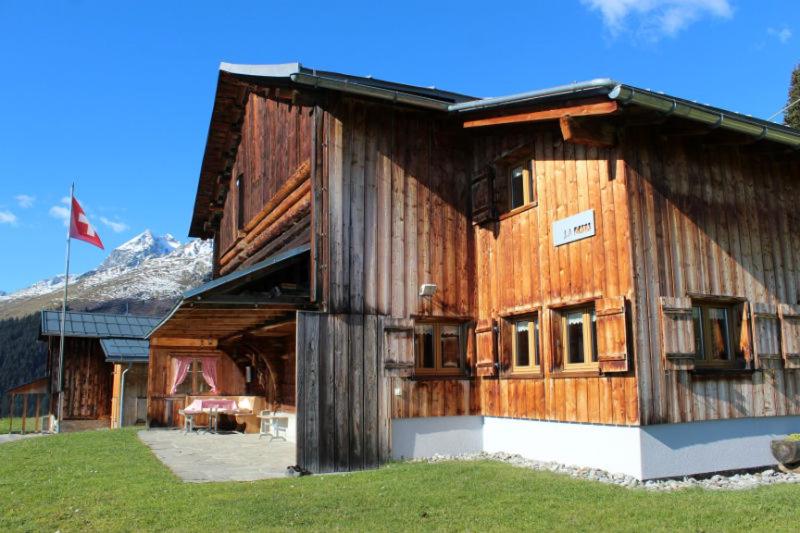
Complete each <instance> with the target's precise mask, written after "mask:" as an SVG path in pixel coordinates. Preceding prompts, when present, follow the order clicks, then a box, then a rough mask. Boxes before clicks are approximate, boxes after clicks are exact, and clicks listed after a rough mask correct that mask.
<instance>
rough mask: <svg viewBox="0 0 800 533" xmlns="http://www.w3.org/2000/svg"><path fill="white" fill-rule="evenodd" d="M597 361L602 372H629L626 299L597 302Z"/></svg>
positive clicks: (605, 299)
mask: <svg viewBox="0 0 800 533" xmlns="http://www.w3.org/2000/svg"><path fill="white" fill-rule="evenodd" d="M595 316H596V317H597V360H598V362H599V364H600V371H601V372H627V371H628V328H627V320H626V314H625V298H624V297H623V296H619V297H616V298H603V299H601V300H597V301H596V302H595Z"/></svg>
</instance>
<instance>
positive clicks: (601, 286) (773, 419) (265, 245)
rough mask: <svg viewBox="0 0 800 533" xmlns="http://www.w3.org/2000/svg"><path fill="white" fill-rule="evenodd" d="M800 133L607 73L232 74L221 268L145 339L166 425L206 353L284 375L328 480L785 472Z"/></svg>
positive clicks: (223, 141)
mask: <svg viewBox="0 0 800 533" xmlns="http://www.w3.org/2000/svg"><path fill="white" fill-rule="evenodd" d="M798 147H800V132H798V131H795V130H792V129H791V128H787V127H784V126H780V125H777V124H773V123H771V122H766V121H762V120H758V119H755V118H752V117H748V116H744V115H740V114H737V113H732V112H729V111H726V110H722V109H718V108H713V107H709V106H705V105H700V104H697V103H694V102H691V101H688V100H684V99H680V98H676V97H672V96H668V95H664V94H660V93H653V92H650V91H646V90H643V89H639V88H636V87H632V86H629V85H626V84H624V83H619V82H616V81H613V80H593V81H591V82H584V83H575V84H571V85H566V86H562V87H556V88H552V89H546V90H536V91H531V92H527V93H522V94H517V95H510V96H504V97H498V98H485V99H482V98H475V97H470V96H466V95H461V94H456V93H451V92H447V91H441V90H435V89H430V88H423V87H416V86H409V85H404V84H398V83H392V82H386V81H382V80H377V79H374V78H363V77H357V76H349V75H344V74H339V73H333V72H323V71H318V70H314V69H309V68H305V67H303V66H301V65H299V64H285V65H230V64H223V65H222V66H221V68H220V72H219V81H218V85H217V93H216V98H215V101H214V106H213V111H212V116H211V126H210V130H209V136H208V140H207V144H206V150H205V155H204V158H203V164H202V168H201V172H200V179H199V184H198V188H197V196H196V200H195V208H194V213H193V216H192V222H191V227H190V235H192V236H196V237H203V238H213V239H214V244H215V247H214V250H215V253H214V277H215V278H216V279H215V281H213V282H212V284H211V285H210V286H209V287H206V288H203V289H202V290H200V292H199V293H195V294H187V296H186V297H185V298H184V300H183V301H182V302H181V303H180V304H179V305H178V307H177V308H176V310H175V311H174V312H173V314H172V315H171V316H170V317H169V318H168V319H166V320H165V322H163V323H162V324H161V325H160V326H159V327H158V328H157V329H156V330H155V332H154V333H153V337H152V342H151V370H150V385H149V396H150V416H151V418H153V419H158V420H164V419H165V418H169V417H171V420H174V415H166V414H164V413H165V410H166V411H170V410H173V411H174V410H175V409H176V408H175V402H174V401H173V402H172V404H171V407H168V406H167V404H166V400H167V399H169V398H167V396H169V394H167V393H166V392H165V389H166V386H167V383H168V382H161V381H159V380H162V381H163V378H160V377H159V376H161V375H163V374H165V373H166V374H168V369H169V368H170V364H171V363H169V362H168V361H172V360H174V359H175V358H176V357H179V354H180V353H181V352H182V351H189V352H191V353H192V354H202V353H213V354H214V355H215V356H217V357H219V365H221V366H220V370H218V371H217V373H218V374H219V375H220V376H222V375H224V376H227V377H226V378H225V379H230V380H231V381H230V385H228V391H226V392H229V393H230V394H242V393H244V392H248V393H251V392H252V393H253V394H255V395H262V396H263V397H264V398H265V401H266V399H267V398H268V393H267V390H266V388H264V387H262V388H258V387H257V386H255V385H252V380H251V381H250V382H248V379H247V376H251V378H252V374H251V373H252V372H253V371H254V370H253V369H256V367H257V366H258V365H260V366H258V368H259V370H258V371H257V374H258V375H259V376H262V378H261V379H260V380H256V381H258V382H259V383H276V382H280V383H283V384H284V387H285V390H286V394H287V396H286V397H288V396H291V397H292V398H293V404H292V405H291V408H292V409H295V410H296V413H297V430H296V435H297V443H298V463H299V464H300V466H302V467H304V468H307V469H309V470H311V471H314V472H328V471H344V470H355V469H361V468H369V467H372V466H376V465H378V464H380V463H381V462H383V461H385V460H387V459H388V458H389V457H392V456H394V457H416V456H425V455H430V454H433V453H451V452H465V451H507V452H515V453H520V454H522V455H525V456H527V457H531V458H534V459H540V460H552V461H560V462H565V463H571V464H580V465H585V466H590V467H596V468H604V469H607V470H611V471H615V472H624V473H626V474H630V475H634V476H636V477H639V478H641V479H645V478H655V477H665V476H676V475H684V474H694V473H700V472H711V471H718V470H728V469H735V468H746V467H754V466H761V465H764V464H768V463H769V462H771V459H770V457H769V449H768V445H767V442H768V440H769V439H770V438H771V437H772V436H774V435H780V434H785V433H788V432H791V431H798V430H800V370H797V368H800V355H799V354H800V349H798V348H797V347H798V346H800V327H798V324H800V307H798V304H800V277H799V276H800V274H799V272H800V239H798V238H797V235H796V232H795V231H794V230H792V229H791V228H793V227H794V226H795V224H794V218H795V217H796V215H795V213H794V211H793V210H792V205H793V199H794V198H795V197H800V184H799V183H798V178H800V176H799V175H798V159H797V154H798V152H797V148H798ZM300 251H302V252H300ZM288 257H291V258H292V261H294V262H293V263H291V264H288V263H287V258H288ZM298 261H299V262H298ZM215 283H216V284H217V285H214V284H215ZM290 324H291V325H290ZM159 346H163V349H162V348H160V347H159ZM176 354H178V355H176ZM196 356H197V357H200V355H196ZM162 358H164V359H162ZM259 360H260V361H261V363H257V361H259ZM277 360H281V361H283V362H284V364H283V366H281V367H280V368H278V367H276V368H271V367H270V361H277ZM156 364H157V365H159V366H158V368H161V369H162V370H161V371H159V372H156V371H155V370H154V369H155V368H156V366H155V365H156ZM248 368H249V369H250V370H248ZM292 373H293V374H294V377H289V375H290V374H292ZM270 376H271V377H270ZM267 378H268V379H267ZM193 392H197V391H193ZM201 394H202V393H201ZM188 396H189V395H184V396H183V397H179V398H173V400H175V399H177V400H178V403H180V402H181V401H184V402H185V400H186V398H187V397H188ZM295 399H296V400H295Z"/></svg>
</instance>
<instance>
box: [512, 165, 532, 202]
mask: <svg viewBox="0 0 800 533" xmlns="http://www.w3.org/2000/svg"><path fill="white" fill-rule="evenodd" d="M508 196H509V208H510V209H512V210H513V209H517V208H518V207H522V206H525V205H528V204H533V203H536V180H535V177H534V163H533V159H525V160H524V161H522V162H519V163H517V164H514V165H509V167H508Z"/></svg>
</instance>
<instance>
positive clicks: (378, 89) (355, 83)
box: [189, 63, 800, 238]
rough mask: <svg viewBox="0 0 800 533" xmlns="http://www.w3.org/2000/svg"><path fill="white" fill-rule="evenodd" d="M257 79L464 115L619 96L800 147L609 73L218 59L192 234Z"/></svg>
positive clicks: (662, 112)
mask: <svg viewBox="0 0 800 533" xmlns="http://www.w3.org/2000/svg"><path fill="white" fill-rule="evenodd" d="M258 85H262V86H268V87H278V88H286V89H296V90H300V91H316V90H329V91H336V92H342V93H347V94H353V95H356V96H361V97H366V98H372V99H377V100H382V101H384V102H388V103H391V104H398V105H403V106H408V107H414V108H418V109H424V110H427V111H430V112H433V113H440V114H442V115H449V116H454V117H464V118H465V119H466V117H467V116H469V115H473V114H479V113H480V114H486V113H492V112H503V111H504V110H507V109H512V108H515V107H524V106H536V105H539V104H542V105H545V104H547V105H550V104H552V105H553V106H554V107H557V106H558V105H559V103H564V102H567V101H574V100H578V99H585V98H599V99H608V100H609V101H614V102H617V103H619V104H620V106H621V107H623V108H624V109H631V108H638V109H640V110H646V111H650V112H655V113H656V114H658V116H659V117H662V118H666V117H674V118H679V119H685V120H691V121H695V122H700V123H702V124H705V126H706V127H708V128H711V129H717V128H720V129H723V130H729V131H732V132H736V133H739V134H744V135H748V136H751V137H753V138H754V139H755V140H765V141H771V142H776V143H781V144H784V145H788V146H790V147H792V148H795V149H798V148H800V131H798V130H795V129H792V128H789V127H786V126H783V125H780V124H776V123H774V122H769V121H766V120H762V119H758V118H754V117H751V116H748V115H743V114H741V113H734V112H732V111H727V110H724V109H720V108H717V107H713V106H709V105H705V104H699V103H697V102H692V101H689V100H686V99H683V98H678V97H674V96H670V95H667V94H664V93H659V92H655V91H650V90H646V89H641V88H639V87H634V86H632V85H628V84H625V83H622V82H619V81H616V80H613V79H608V78H603V79H596V80H591V81H586V82H579V83H571V84H568V85H561V86H557V87H551V88H548V89H540V90H535V91H528V92H524V93H519V94H512V95H508V96H499V97H492V98H477V97H472V96H467V95H464V94H459V93H454V92H450V91H443V90H441V89H436V88H433V87H419V86H414V85H406V84H402V83H395V82H389V81H384V80H378V79H375V78H371V77H363V76H352V75H349V74H341V73H338V72H329V71H322V70H316V69H313V68H308V67H304V66H302V65H301V64H300V63H284V64H275V65H236V64H232V63H222V64H221V65H220V67H219V78H218V82H217V92H216V95H215V98H214V108H213V111H212V114H211V124H210V125H209V131H208V137H207V140H206V148H205V152H204V154H203V163H202V166H201V169H200V178H199V180H198V186H197V195H196V197H195V205H194V210H193V215H192V222H191V226H190V228H189V235H190V236H192V237H201V238H208V237H210V236H211V229H210V228H209V227H207V226H206V221H208V220H209V215H210V213H211V210H212V203H214V202H217V201H218V200H219V198H215V197H214V191H215V185H214V184H215V183H216V180H217V179H218V178H221V177H222V178H224V174H225V169H226V168H228V169H229V168H230V167H229V162H230V159H231V158H232V157H234V156H235V148H236V143H237V139H238V135H239V131H238V129H239V128H240V125H241V121H242V116H243V113H244V101H245V97H246V95H247V94H248V91H249V90H250V89H251V88H252V87H254V86H258ZM216 207H217V208H218V207H219V206H218V205H217V206H216Z"/></svg>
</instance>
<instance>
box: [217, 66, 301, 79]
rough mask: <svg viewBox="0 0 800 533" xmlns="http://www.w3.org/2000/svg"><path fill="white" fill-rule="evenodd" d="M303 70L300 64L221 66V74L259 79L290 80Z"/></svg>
mask: <svg viewBox="0 0 800 533" xmlns="http://www.w3.org/2000/svg"><path fill="white" fill-rule="evenodd" d="M301 69H302V65H300V63H298V62H295V63H274V64H266V65H247V64H240V63H225V62H222V63H220V64H219V70H220V71H221V72H227V73H229V74H237V75H239V76H256V77H259V78H289V77H290V76H291V75H292V74H297V73H298V72H300V70H301Z"/></svg>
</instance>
